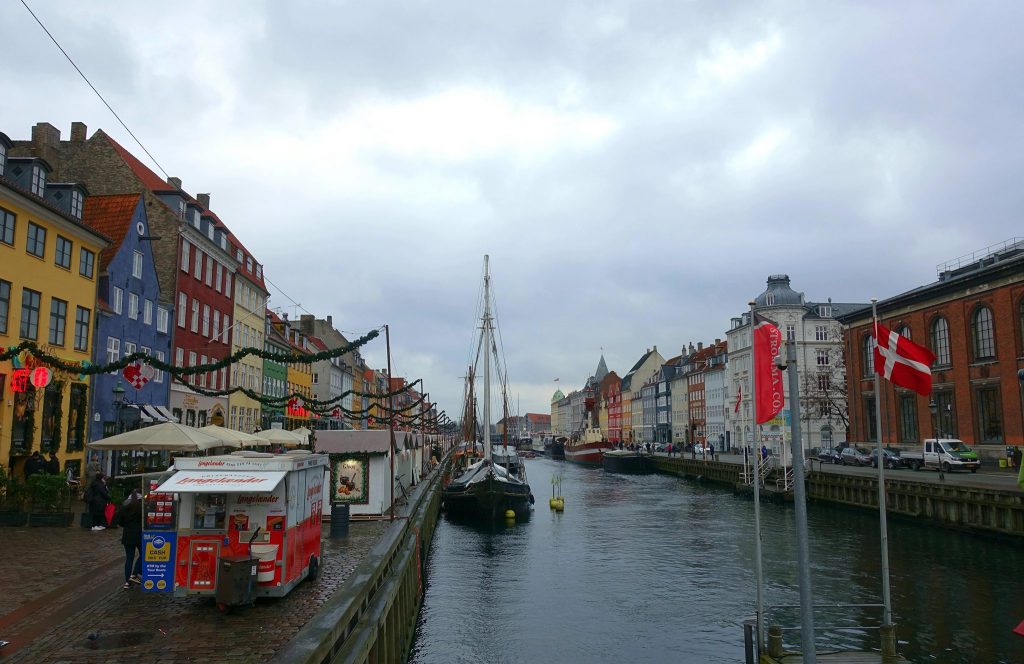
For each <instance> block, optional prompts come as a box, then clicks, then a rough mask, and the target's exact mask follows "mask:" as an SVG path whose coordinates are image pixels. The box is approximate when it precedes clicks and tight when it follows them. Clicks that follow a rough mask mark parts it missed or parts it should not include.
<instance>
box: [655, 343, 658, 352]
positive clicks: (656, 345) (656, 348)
mask: <svg viewBox="0 0 1024 664" xmlns="http://www.w3.org/2000/svg"><path fill="white" fill-rule="evenodd" d="M654 352H655V353H657V352H658V344H654Z"/></svg>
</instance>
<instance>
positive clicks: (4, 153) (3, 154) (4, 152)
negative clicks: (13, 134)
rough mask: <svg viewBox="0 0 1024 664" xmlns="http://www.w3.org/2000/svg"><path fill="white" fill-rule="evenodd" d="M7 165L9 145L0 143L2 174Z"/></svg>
mask: <svg viewBox="0 0 1024 664" xmlns="http://www.w3.org/2000/svg"><path fill="white" fill-rule="evenodd" d="M6 166H7V146H6V145H4V144H3V143H0V175H3V174H4V168H5V167H6Z"/></svg>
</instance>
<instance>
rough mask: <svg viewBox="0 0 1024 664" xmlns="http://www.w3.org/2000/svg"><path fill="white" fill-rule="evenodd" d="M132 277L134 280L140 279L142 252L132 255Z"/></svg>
mask: <svg viewBox="0 0 1024 664" xmlns="http://www.w3.org/2000/svg"><path fill="white" fill-rule="evenodd" d="M132 276H133V277H135V278H136V279H141V278H142V252H141V251H136V252H134V253H132Z"/></svg>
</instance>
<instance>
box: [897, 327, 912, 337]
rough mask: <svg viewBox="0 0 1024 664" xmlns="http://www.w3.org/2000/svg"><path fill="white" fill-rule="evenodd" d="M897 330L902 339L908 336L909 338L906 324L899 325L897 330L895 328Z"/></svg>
mask: <svg viewBox="0 0 1024 664" xmlns="http://www.w3.org/2000/svg"><path fill="white" fill-rule="evenodd" d="M897 332H898V333H899V335H900V336H901V337H903V338H904V339H909V338H910V327H909V326H907V325H903V326H901V327H900V329H899V330H897Z"/></svg>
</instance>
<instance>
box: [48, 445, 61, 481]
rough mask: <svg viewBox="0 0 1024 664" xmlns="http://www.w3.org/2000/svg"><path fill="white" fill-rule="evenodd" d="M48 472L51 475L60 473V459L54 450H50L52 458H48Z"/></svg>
mask: <svg viewBox="0 0 1024 664" xmlns="http://www.w3.org/2000/svg"><path fill="white" fill-rule="evenodd" d="M46 472H47V473H49V474H50V475H60V459H58V458H57V453H56V452H55V451H53V450H50V458H49V459H47V460H46Z"/></svg>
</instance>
